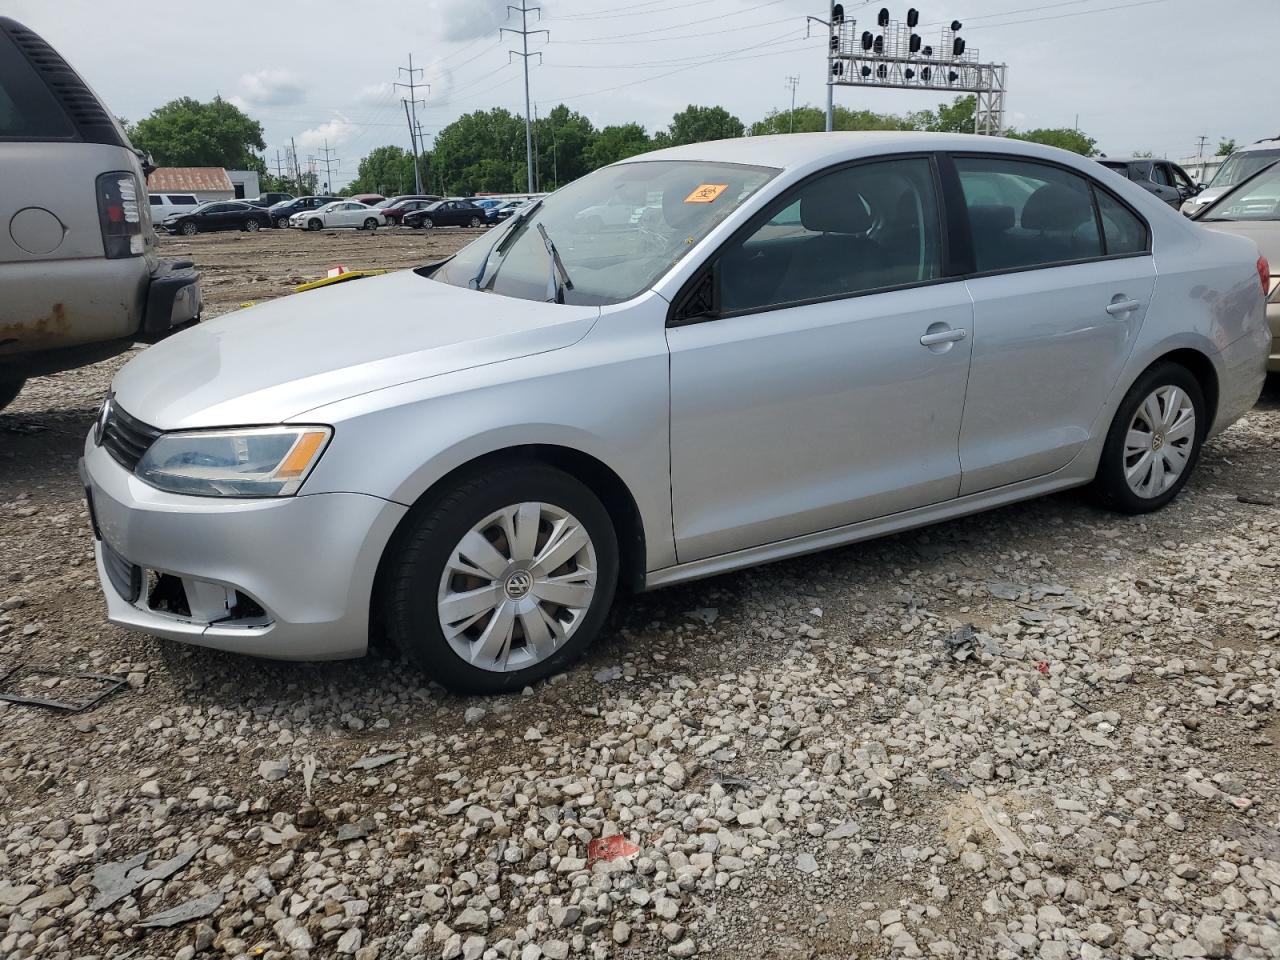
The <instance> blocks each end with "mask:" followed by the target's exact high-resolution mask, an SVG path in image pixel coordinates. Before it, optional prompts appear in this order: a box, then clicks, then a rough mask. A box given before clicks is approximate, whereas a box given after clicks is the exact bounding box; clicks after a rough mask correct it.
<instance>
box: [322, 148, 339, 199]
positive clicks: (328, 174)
mask: <svg viewBox="0 0 1280 960" xmlns="http://www.w3.org/2000/svg"><path fill="white" fill-rule="evenodd" d="M322 149H323V151H324V158H323V159H322V160H321V161H320V162H321V163H323V164H324V180H325V184H324V185H325V189H327V190H329V191H332V190H333V171H332V170H331V169H330V168H331V167H332V165H333V164H335V163H336V164H338V165H339V166H341V165H342V160H341V158H339V157H331V156H329V155H330V154H331V153H336V152H337V150H336V149H332V148H330V146H329V138H328V137H325V138H324V147H323V148H322Z"/></svg>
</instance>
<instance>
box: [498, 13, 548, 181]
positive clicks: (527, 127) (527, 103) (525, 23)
mask: <svg viewBox="0 0 1280 960" xmlns="http://www.w3.org/2000/svg"><path fill="white" fill-rule="evenodd" d="M512 12H515V13H519V14H520V29H519V30H516V29H515V28H514V27H499V28H498V36H499V37H501V36H502V35H503V34H504V33H513V34H515V35H516V36H518V37H519V38H520V46H521V49H520V50H508V51H507V61H508V62H511V58H512V57H520V58H521V59H523V60H524V152H525V165H526V166H527V167H528V174H529V192H530V193H533V192H534V190H533V116H532V113H533V111H532V101H531V100H530V98H529V58H530V57H537V58H538V62H539V63H541V62H542V53H541V51H537V50H535V51H534V52H533V53H530V52H529V37H530V36H533V35H536V34H539V33H545V34H546V35H547V39H548V40H550V39H551V31H550V30H546V29H542V30H530V29H529V14H531V13H536V14H537V15H538V19H539V20H541V19H542V8H541V7H531V6H529V4H528V2H527V0H520V6H518V7H517V6H513V5H511V4H508V5H507V17H508V19H510V17H511V14H512Z"/></svg>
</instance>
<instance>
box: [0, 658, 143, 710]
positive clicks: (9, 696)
mask: <svg viewBox="0 0 1280 960" xmlns="http://www.w3.org/2000/svg"><path fill="white" fill-rule="evenodd" d="M28 676H43V677H58V678H61V679H62V680H79V681H83V682H85V683H89V684H98V685H100V689H99V690H98V691H97V693H96V694H95V695H93V696H90V697H89V698H88V699H86V700H79V701H75V702H71V701H65V700H50V699H48V698H45V697H30V696H24V695H23V694H20V693H16V692H13V691H12V690H8V689H6V688H7V687H10V686H11V685H12V686H14V687H16V684H17V681H18V680H20V679H24V678H25V677H28ZM128 682H129V681H128V679H127V678H125V677H113V676H108V675H106V674H100V673H71V672H67V671H64V670H54V669H53V668H51V667H33V666H31V665H30V664H25V663H20V664H18V665H17V666H16V667H14V668H13V669H12V670H10V671H9V672H8V673H6V674H4V675H3V676H0V700H5V701H7V702H9V703H20V704H24V705H26V706H29V707H47V708H48V709H50V710H63V711H66V712H67V713H81V712H82V711H85V710H89V709H91V708H93V707H96V706H97V705H98V704H99V703H101V702H102V701H103V700H105V699H106V698H107V697H109V696H111V694H113V693H115V692H116V691H117V690H119V689H120V688H121V687H123V686H124V685H125V684H127V683H128Z"/></svg>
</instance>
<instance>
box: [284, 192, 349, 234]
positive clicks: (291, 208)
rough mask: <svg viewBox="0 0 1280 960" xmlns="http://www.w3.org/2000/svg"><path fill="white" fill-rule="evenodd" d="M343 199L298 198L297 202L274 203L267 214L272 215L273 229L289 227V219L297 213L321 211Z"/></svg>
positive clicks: (322, 197)
mask: <svg viewBox="0 0 1280 960" xmlns="http://www.w3.org/2000/svg"><path fill="white" fill-rule="evenodd" d="M341 199H342V198H341V197H324V196H321V197H298V198H297V199H296V200H284V201H281V202H280V203H273V204H272V205H271V206H270V207H268V208H267V212H268V213H270V214H271V225H272V226H273V227H287V226H288V225H289V218H290V217H292V216H293V215H294V214H295V213H302V212H303V211H306V210H319V209H320V208H321V207H323V206H325V205H327V204H330V203H333V202H334V201H335V200H341Z"/></svg>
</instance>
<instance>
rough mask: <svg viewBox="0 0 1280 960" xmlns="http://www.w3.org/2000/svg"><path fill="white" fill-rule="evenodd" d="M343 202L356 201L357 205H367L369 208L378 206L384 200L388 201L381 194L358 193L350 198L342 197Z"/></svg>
mask: <svg viewBox="0 0 1280 960" xmlns="http://www.w3.org/2000/svg"><path fill="white" fill-rule="evenodd" d="M339 199H341V200H354V201H355V202H356V203H365V204H368V205H369V206H371V207H372V206H376V205H377V204H379V203H381V202H382V201H383V200H385V199H387V198H386V197H384V196H383V195H382V194H380V193H356V194H352V195H351V196H349V197H340V198H339Z"/></svg>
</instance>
